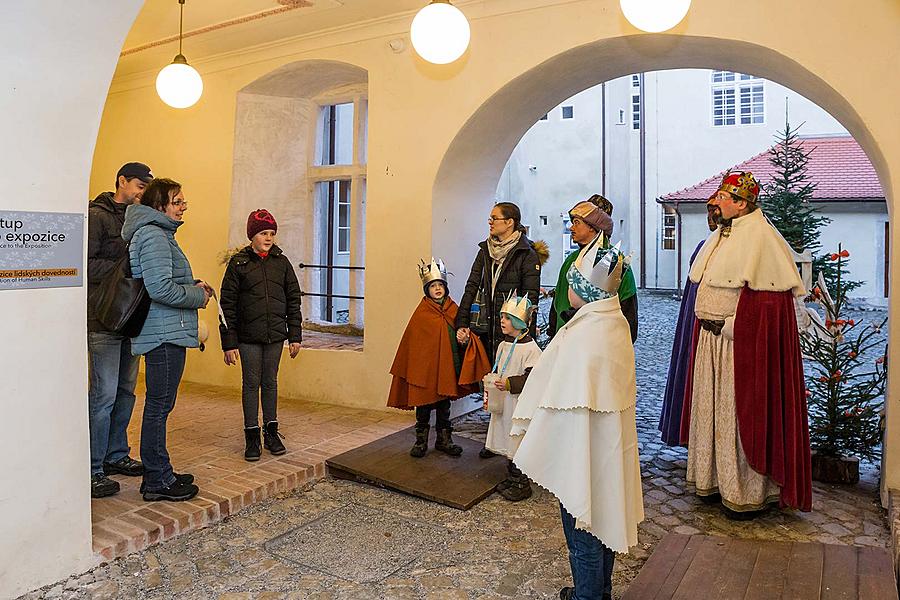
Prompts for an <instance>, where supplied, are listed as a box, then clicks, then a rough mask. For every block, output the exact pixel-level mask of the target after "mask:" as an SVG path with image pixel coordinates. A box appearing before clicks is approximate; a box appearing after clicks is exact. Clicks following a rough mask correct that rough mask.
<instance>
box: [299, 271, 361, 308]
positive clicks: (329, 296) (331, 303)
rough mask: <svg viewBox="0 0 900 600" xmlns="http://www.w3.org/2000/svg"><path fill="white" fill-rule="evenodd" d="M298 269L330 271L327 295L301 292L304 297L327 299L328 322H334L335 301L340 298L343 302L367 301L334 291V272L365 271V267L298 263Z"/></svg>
mask: <svg viewBox="0 0 900 600" xmlns="http://www.w3.org/2000/svg"><path fill="white" fill-rule="evenodd" d="M297 267H298V268H300V269H324V270H326V271H328V277H327V278H326V280H325V293H324V294H323V293H319V292H303V291H301V295H303V296H313V297H317V298H325V314H326V315H327V317H328V318H327V319H326V320H327V321H334V299H335V298H340V299H342V300H365V299H366V298H365V296H349V295H347V294H335V293H334V292H333V291H332V290H333V289H334V275H333V273H334V271H336V270H340V271H365V270H366V268H365V267H351V266H344V265H311V264H307V263H298V264H297Z"/></svg>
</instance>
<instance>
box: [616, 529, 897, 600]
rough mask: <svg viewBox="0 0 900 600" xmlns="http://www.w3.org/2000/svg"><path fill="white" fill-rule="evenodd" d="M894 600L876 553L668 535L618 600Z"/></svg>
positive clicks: (889, 572) (888, 565) (883, 554)
mask: <svg viewBox="0 0 900 600" xmlns="http://www.w3.org/2000/svg"><path fill="white" fill-rule="evenodd" d="M778 598H785V599H787V598H790V599H792V600H832V599H833V600H837V599H840V600H897V583H896V580H895V578H894V565H893V561H892V560H891V555H890V553H889V552H888V551H887V550H885V549H883V548H869V547H855V546H836V545H831V544H817V543H799V542H777V541H765V540H748V539H735V538H726V537H715V536H708V535H691V536H688V535H680V534H677V533H670V534H668V535H667V536H666V537H665V538H663V540H662V541H661V542H660V543H659V545H658V546H657V547H656V549H655V550H654V551H653V554H652V555H651V556H650V558H649V559H648V560H647V562H646V564H645V565H644V567H643V569H641V572H640V573H639V574H638V576H637V577H636V578H635V579H634V581H633V582H632V584H631V586H630V587H629V588H628V591H627V592H625V594H624V595H623V596H622V600H669V599H683V600H713V599H721V600H732V599H733V600H775V599H778Z"/></svg>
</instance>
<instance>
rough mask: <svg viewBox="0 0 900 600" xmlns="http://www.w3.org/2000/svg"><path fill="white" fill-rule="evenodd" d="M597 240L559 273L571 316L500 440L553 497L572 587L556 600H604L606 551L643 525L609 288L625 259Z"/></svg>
mask: <svg viewBox="0 0 900 600" xmlns="http://www.w3.org/2000/svg"><path fill="white" fill-rule="evenodd" d="M603 237H604V236H603V234H602V233H600V234H598V235H597V237H596V238H595V239H594V240H593V241H592V242H591V243H589V244H587V245H586V246H585V247H584V248H583V249H582V250H581V251H580V252H579V254H578V258H576V259H575V262H574V263H573V264H572V266H571V267H570V268H569V271H568V273H567V280H568V283H569V290H568V296H569V302H570V303H571V305H572V307H573V308H575V309H576V312H575V315H574V316H573V317H572V318H571V319H570V320H569V321H568V322H566V323H565V324H564V325H563V326H562V327H560V328H559V330H558V331H557V332H556V335H555V336H554V337H553V340H552V341H551V342H550V345H549V346H547V349H546V350H544V353H543V354H541V358H540V360H538V363H537V365H535V367H534V368H533V369H532V370H531V374H530V375H529V377H528V381H526V382H525V387H524V389H523V390H522V393H521V394H519V401H518V402H517V404H516V408H515V412H514V413H513V418H512V427H511V429H510V435H512V436H517V435H524V438H522V442H521V443H520V445H519V448H518V450H517V451H516V454H515V456H514V457H513V460H514V461H515V463H516V465H517V466H518V467H519V468H520V469H521V470H522V471H523V472H524V473H525V474H526V475H528V476H529V477H531V479H533V480H534V481H535V482H536V483H537V484H538V485H540V486H541V487H543V488H545V489H547V490H550V491H551V492H552V493H553V494H554V495H555V496H556V497H557V498H558V499H559V504H560V513H561V517H562V526H563V532H564V533H565V536H566V545H567V546H568V548H569V564H570V566H571V568H572V580H573V582H574V586H573V587H564V588H563V589H562V590H560V593H559V597H560V598H561V599H562V600H612V573H613V563H614V561H615V552H628V549H629V548H630V547H631V546H634V545H635V544H637V526H638V523H640V522H641V521H642V520H643V519H644V506H643V498H642V492H641V467H640V463H639V462H638V441H637V427H636V425H635V402H636V400H637V386H636V383H635V364H634V348H633V346H632V344H631V330H630V328H629V325H628V321H627V319H626V317H625V316H624V315H623V314H622V308H621V304H620V303H619V296H618V294H617V290H618V289H619V286H620V285H621V280H622V274H623V272H624V267H625V264H624V263H625V262H627V261H626V259H625V257H623V256H622V255H621V254H620V253H619V250H618V248H617V247H613V248H609V249H606V243H605V240H604V239H603Z"/></svg>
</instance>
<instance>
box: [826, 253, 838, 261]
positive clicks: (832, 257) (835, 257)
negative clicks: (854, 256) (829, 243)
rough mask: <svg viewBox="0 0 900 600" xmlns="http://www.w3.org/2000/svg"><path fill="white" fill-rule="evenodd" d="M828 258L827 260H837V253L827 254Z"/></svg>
mask: <svg viewBox="0 0 900 600" xmlns="http://www.w3.org/2000/svg"><path fill="white" fill-rule="evenodd" d="M828 258H829V260H837V259H838V255H837V254H832V255H831V256H829V257H828Z"/></svg>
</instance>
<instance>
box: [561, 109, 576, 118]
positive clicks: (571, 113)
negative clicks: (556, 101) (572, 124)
mask: <svg viewBox="0 0 900 600" xmlns="http://www.w3.org/2000/svg"><path fill="white" fill-rule="evenodd" d="M574 117H575V107H573V106H563V107H562V118H563V119H572V118H574Z"/></svg>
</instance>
